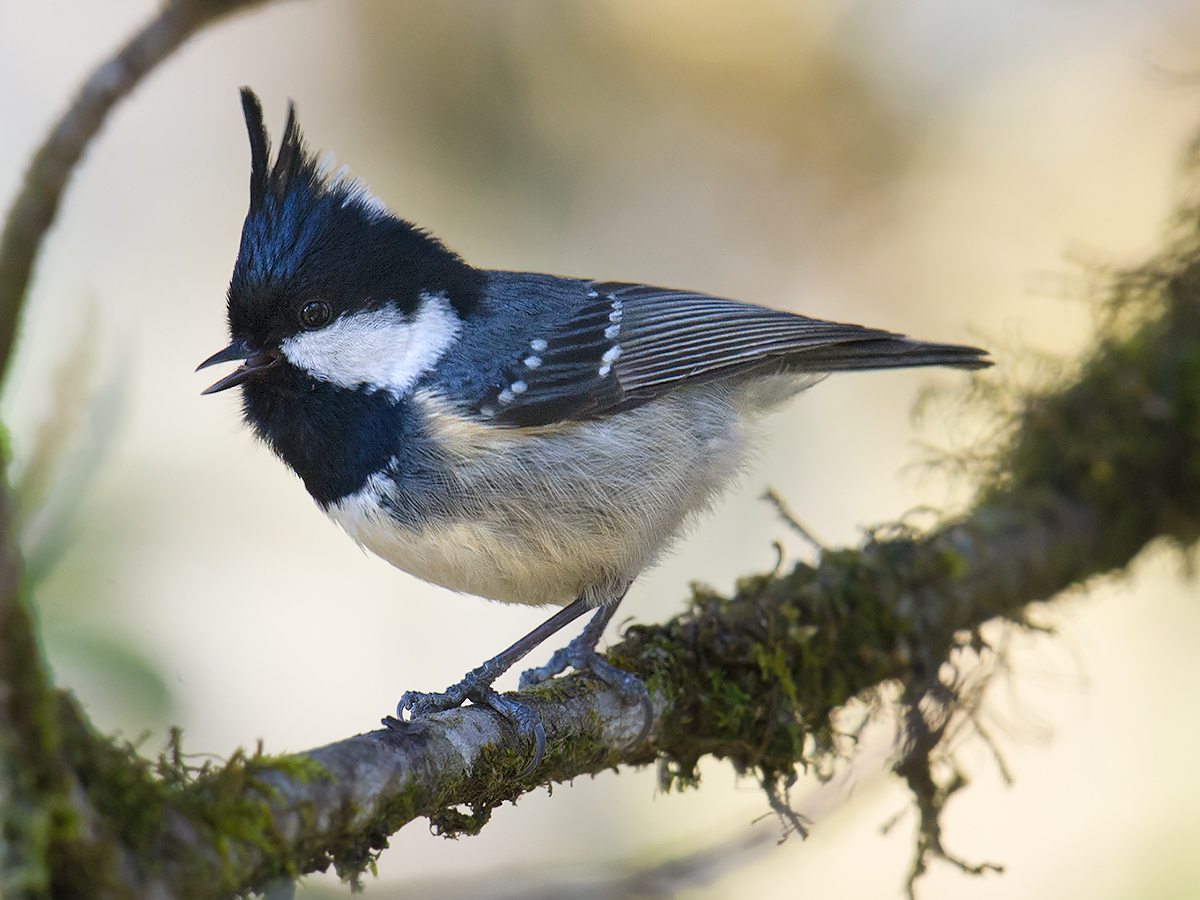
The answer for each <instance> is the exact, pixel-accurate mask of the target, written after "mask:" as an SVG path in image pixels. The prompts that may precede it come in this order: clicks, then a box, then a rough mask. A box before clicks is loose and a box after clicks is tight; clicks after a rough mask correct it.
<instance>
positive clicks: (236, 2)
mask: <svg viewBox="0 0 1200 900" xmlns="http://www.w3.org/2000/svg"><path fill="white" fill-rule="evenodd" d="M263 2H265V0H171V2H168V3H167V4H166V5H164V6H163V8H162V10H161V11H160V12H159V14H158V15H157V16H155V17H154V18H153V19H152V20H151V21H150V22H148V23H147V24H146V25H145V27H143V28H142V29H141V31H139V32H138V33H137V34H136V35H134V37H133V38H132V39H131V40H130V41H129V43H127V44H126V45H125V46H124V47H122V48H121V50H120V51H119V52H118V53H117V54H116V55H115V56H113V57H112V59H110V60H108V61H107V62H105V63H103V64H102V65H101V66H100V67H99V68H97V69H96V71H95V72H93V73H92V76H91V77H90V78H89V79H88V80H87V81H86V82H84V85H83V87H82V88H80V90H79V93H78V94H77V95H76V97H75V100H74V101H73V102H72V104H71V106H70V108H69V109H68V110H67V112H66V113H65V114H64V115H63V117H62V118H61V119H60V120H59V122H58V124H57V125H55V126H54V129H53V130H52V131H51V132H50V134H49V136H48V137H47V138H46V140H45V142H44V143H43V144H42V146H41V147H40V148H39V149H38V151H37V153H36V154H35V155H34V157H33V161H32V162H31V163H30V165H29V169H28V171H27V172H26V173H25V178H24V179H23V180H22V187H21V193H20V194H18V195H17V199H16V201H15V202H14V203H13V206H12V208H11V209H10V210H9V213H8V219H7V220H6V221H5V224H4V231H3V233H2V234H0V383H2V382H3V375H4V373H5V372H6V371H7V368H8V363H9V360H10V357H11V355H12V348H13V342H14V340H15V337H16V331H17V326H18V321H19V319H20V314H21V306H22V304H23V302H24V300H25V294H26V291H27V290H28V288H29V279H30V275H31V274H32V272H33V264H34V261H35V260H36V258H37V254H38V250H39V249H40V247H41V244H42V239H43V238H44V237H45V235H46V232H47V231H48V230H49V228H50V226H51V224H53V222H54V217H55V215H56V214H57V213H58V205H59V201H60V200H61V198H62V194H63V191H64V190H65V189H66V186H67V182H68V181H69V180H70V177H71V173H72V172H73V171H74V170H75V166H76V165H77V164H78V163H79V160H80V158H81V157H82V156H83V152H84V150H86V149H87V146H88V144H89V143H91V140H92V138H94V137H95V136H96V133H97V132H98V131H99V130H100V127H101V126H102V125H103V124H104V122H105V120H106V119H107V118H108V114H109V113H110V112H111V111H112V109H113V107H114V106H115V105H116V104H117V102H118V101H120V100H121V99H122V98H124V97H125V96H127V95H128V94H129V92H130V91H132V90H133V89H134V87H136V86H137V84H138V83H139V82H140V81H141V80H142V79H143V78H144V77H145V76H146V75H147V74H149V73H150V71H151V70H152V69H153V68H154V67H155V66H157V65H158V64H159V63H160V62H162V61H163V60H164V59H166V58H167V57H168V56H170V55H171V54H172V53H173V52H175V50H176V49H178V48H179V46H180V45H181V44H182V43H183V42H184V41H186V40H187V39H188V38H189V37H191V36H192V35H193V34H195V33H196V32H197V31H199V30H200V29H201V28H203V27H204V26H206V25H208V24H210V23H212V22H214V21H216V20H217V19H219V18H222V17H224V16H226V15H229V14H231V13H234V12H238V11H241V10H245V9H249V8H250V7H252V6H256V5H258V4H260V3H263Z"/></svg>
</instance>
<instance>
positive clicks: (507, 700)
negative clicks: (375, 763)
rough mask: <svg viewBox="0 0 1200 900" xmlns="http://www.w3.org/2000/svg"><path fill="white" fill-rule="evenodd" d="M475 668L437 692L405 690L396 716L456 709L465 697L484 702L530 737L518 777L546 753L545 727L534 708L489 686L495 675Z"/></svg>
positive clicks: (530, 770) (472, 701)
mask: <svg viewBox="0 0 1200 900" xmlns="http://www.w3.org/2000/svg"><path fill="white" fill-rule="evenodd" d="M483 668H486V666H484V667H481V668H480V669H475V670H473V671H471V672H468V673H467V675H466V677H465V678H463V680H462V681H460V682H458V684H454V685H451V686H450V687H448V688H447V689H446V690H444V691H442V692H440V693H432V694H426V693H422V692H421V691H406V692H405V693H404V696H402V697H401V698H400V703H399V705H398V706H397V707H396V716H397V718H399V719H400V720H401V721H403V720H404V718H405V715H404V713H405V712H406V711H407V712H408V718H409V719H419V718H421V717H422V716H427V715H429V714H430V713H435V712H443V711H445V710H448V709H457V708H458V707H460V706H462V705H463V703H465V702H466V701H467V700H470V701H471V703H472V704H473V705H475V706H486V707H488V708H490V709H493V710H495V711H496V712H498V713H499V714H500V715H502V716H504V718H506V719H508V720H509V721H510V722H512V723H513V725H515V726H516V729H517V733H518V734H519V735H520V736H521V737H523V738H529V739H531V740H532V741H533V748H534V749H533V759H532V760H530V762H529V765H527V766H526V767H525V770H524V771H523V772H521V774H520V775H518V776H517V777H518V778H525V777H526V776H528V775H530V774H532V773H533V770H534V769H536V768H537V767H538V764H539V763H540V762H541V761H542V756H544V755H545V753H546V729H545V727H544V726H543V725H542V717H541V715H540V714H539V713H538V711H537V710H536V709H534V708H533V707H532V706H529V705H527V704H525V703H521V702H520V701H519V700H513V699H512V698H511V697H505V696H503V695H502V694H499V693H497V692H496V691H495V690H493V688H492V682H493V681H494V680H495V679H496V676H495V675H492V676H491V677H488V676H489V673H488V672H485V671H481V669H483Z"/></svg>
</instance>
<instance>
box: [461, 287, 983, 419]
mask: <svg viewBox="0 0 1200 900" xmlns="http://www.w3.org/2000/svg"><path fill="white" fill-rule="evenodd" d="M583 287H584V288H585V289H586V296H585V298H584V300H583V302H582V303H580V304H579V305H578V307H577V308H576V309H575V310H574V311H573V312H572V314H570V315H569V316H567V317H566V318H565V319H564V320H563V321H561V322H560V323H559V324H558V325H557V326H556V327H553V328H551V329H549V330H548V331H547V333H546V336H545V338H544V339H542V340H540V341H534V342H533V344H532V345H531V348H530V349H526V350H525V352H523V353H522V354H521V357H522V358H521V359H519V360H517V361H515V362H514V364H513V365H512V366H510V367H508V368H507V369H506V370H505V377H506V378H507V381H506V382H505V383H503V384H498V385H497V386H496V387H495V389H494V390H492V391H490V392H489V393H488V394H487V396H485V397H484V398H483V399H482V400H481V401H480V402H479V403H478V404H476V410H477V412H479V414H481V415H483V416H485V417H487V418H490V419H493V420H494V421H495V422H496V423H497V424H503V425H510V426H515V427H528V426H536V425H547V424H552V423H554V422H557V421H563V420H582V419H589V418H598V417H602V416H605V415H611V414H612V413H615V412H619V411H621V410H624V409H630V408H632V407H634V406H639V405H641V404H642V403H645V402H648V401H649V400H652V399H654V398H655V397H658V396H661V395H662V394H664V393H666V392H667V391H670V390H673V389H675V388H678V387H680V386H682V385H685V384H692V383H696V382H699V381H704V380H709V379H713V378H719V377H730V376H734V375H736V374H738V373H741V372H746V371H755V370H759V369H764V368H771V369H773V370H776V371H794V372H797V373H823V372H835V371H850V370H855V369H875V368H897V367H909V366H929V365H941V366H953V367H956V368H962V369H978V368H983V367H985V366H988V365H991V363H990V362H989V361H988V360H987V359H986V358H985V356H986V354H985V352H984V351H983V350H980V349H978V348H976V347H967V346H961V345H957V344H931V343H925V342H922V341H914V340H911V339H909V338H906V337H904V336H903V335H899V334H893V333H892V332H888V331H882V330H880V329H877V328H865V327H863V326H861V325H850V324H846V323H841V322H828V321H824V320H821V319H811V318H808V317H805V316H799V315H795V314H793V313H786V312H780V311H779V310H774V309H768V308H766V307H762V306H755V305H753V304H749V303H740V302H738V301H736V300H726V299H723V298H720V297H713V296H710V295H708V294H700V293H694V292H691V291H680V290H671V289H665V288H656V287H652V286H650V285H643V284H626V283H621V282H591V283H586V282H585V283H583ZM502 381H503V379H502Z"/></svg>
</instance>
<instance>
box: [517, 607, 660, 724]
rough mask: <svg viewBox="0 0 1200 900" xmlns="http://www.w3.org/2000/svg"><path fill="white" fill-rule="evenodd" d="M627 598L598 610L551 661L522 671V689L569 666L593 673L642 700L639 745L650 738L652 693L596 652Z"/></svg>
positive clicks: (652, 709) (632, 696) (556, 652)
mask: <svg viewBox="0 0 1200 900" xmlns="http://www.w3.org/2000/svg"><path fill="white" fill-rule="evenodd" d="M623 598H624V595H622V596H621V597H618V598H617V599H616V600H615V601H614V602H612V603H606V604H605V605H604V606H601V607H600V609H598V610H597V611H596V615H594V616H592V620H591V621H590V622H588V623H587V625H585V626H584V629H583V631H581V632H580V633H579V637H577V638H575V640H573V641H571V643H569V644H567V646H565V647H563V648H562V649H561V650H556V651H555V652H554V655H553V656H551V657H550V661H549V662H548V663H546V664H545V665H544V666H539V667H538V668H536V669H526V670H525V671H524V672H522V673H521V690H524V689H525V688H527V687H531V686H533V685H535V684H541V683H542V682H543V681H549V680H550V679H551V678H553V677H554V676H555V675H558V674H559V673H560V672H562V671H563V670H565V669H566V668H567V667H568V666H570V667H571V668H573V669H574V670H575V671H577V672H583V671H588V672H591V673H592V674H593V675H595V676H596V677H597V678H599V679H600V680H601V681H603V682H604V683H605V684H607V685H610V686H611V687H613V688H616V689H617V690H618V691H620V692H621V693H622V694H624V695H625V696H626V697H629V698H631V699H636V700H637V701H638V702H639V703H641V705H642V710H643V712H644V714H645V720H644V722H643V724H642V730H641V732H640V733H639V734H638V736H637V739H636V740H634V741H633V744H635V745H636V744H640V743H641V742H642V741H644V740H645V739H646V736H647V735H648V734H649V733H650V726H651V725H652V724H653V722H654V707H653V706H652V705H651V704H650V692H649V691H647V690H646V685H645V683H644V682H643V681H642V679H640V678H638V677H637V676H636V675H631V674H630V673H629V672H626V671H624V670H622V669H618V668H617V667H616V666H614V665H613V664H612V663H610V662H608V661H607V660H605V659H604V658H603V657H601V656H600V654H599V653H597V652H596V645H597V644H599V643H600V638H601V637H602V636H603V634H604V629H605V628H606V627H608V623H609V622H611V621H612V617H613V615H614V614H615V613H616V611H617V607H618V606H619V605H620V603H621V600H622V599H623ZM576 602H578V601H576Z"/></svg>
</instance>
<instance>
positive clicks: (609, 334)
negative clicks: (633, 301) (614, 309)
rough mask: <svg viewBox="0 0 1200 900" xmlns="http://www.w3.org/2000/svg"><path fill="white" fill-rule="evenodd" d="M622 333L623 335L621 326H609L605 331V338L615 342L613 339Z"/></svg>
mask: <svg viewBox="0 0 1200 900" xmlns="http://www.w3.org/2000/svg"><path fill="white" fill-rule="evenodd" d="M620 333H621V326H620V325H609V326H608V327H607V328H605V329H604V336H605V337H606V338H608V339H609V340H610V341H611V340H613V338H615V337H616V336H617V335H618V334H620Z"/></svg>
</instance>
